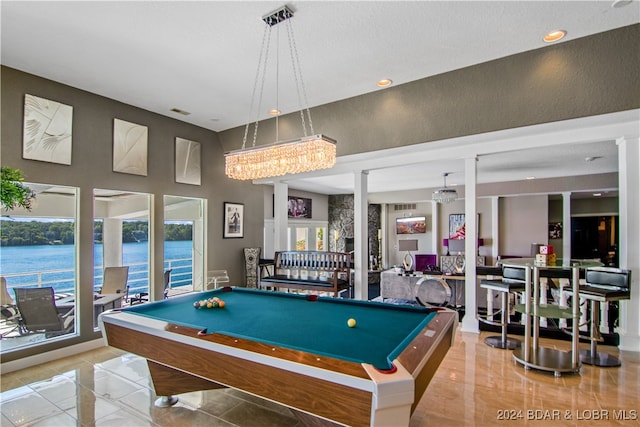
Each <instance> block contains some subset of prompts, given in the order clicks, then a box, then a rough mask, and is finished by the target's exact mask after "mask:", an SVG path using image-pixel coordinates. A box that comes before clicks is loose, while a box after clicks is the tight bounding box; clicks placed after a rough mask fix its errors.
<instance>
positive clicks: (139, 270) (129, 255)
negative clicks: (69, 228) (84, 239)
mask: <svg viewBox="0 0 640 427" xmlns="http://www.w3.org/2000/svg"><path fill="white" fill-rule="evenodd" d="M94 248H95V249H94V250H95V257H94V277H95V278H96V280H95V283H94V286H95V287H96V288H99V287H100V284H101V283H102V269H103V267H102V244H95V246H94ZM192 250H193V249H192V242H191V240H179V241H167V242H165V243H164V255H165V265H164V268H165V269H167V268H171V269H172V272H171V284H172V287H178V286H185V285H191V280H192V275H191V271H192V257H193V253H192ZM148 256H149V249H148V246H147V244H146V242H142V243H123V244H122V257H123V265H128V266H129V286H130V293H137V292H146V291H147V290H148V287H149V276H148V262H149V259H148ZM74 266H75V247H74V245H34V246H3V247H2V248H0V275H2V276H5V277H6V279H7V285H8V287H9V288H12V287H14V286H53V288H54V289H55V291H56V292H57V293H69V292H74V279H73V277H74ZM26 273H29V274H26Z"/></svg>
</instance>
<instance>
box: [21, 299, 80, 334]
mask: <svg viewBox="0 0 640 427" xmlns="http://www.w3.org/2000/svg"><path fill="white" fill-rule="evenodd" d="M13 291H14V292H15V295H16V305H17V306H18V311H19V312H20V319H21V320H20V323H21V326H22V331H23V333H25V334H26V333H44V334H45V337H46V338H50V337H55V336H58V335H64V334H68V333H70V332H73V330H74V327H75V322H74V318H75V315H74V311H75V310H74V309H71V310H69V311H68V312H67V313H65V314H64V315H60V314H59V313H58V310H57V308H56V303H55V297H54V292H53V288H52V287H44V288H14V289H13Z"/></svg>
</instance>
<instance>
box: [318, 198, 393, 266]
mask: <svg viewBox="0 0 640 427" xmlns="http://www.w3.org/2000/svg"><path fill="white" fill-rule="evenodd" d="M353 203H354V197H353V195H352V194H339V195H333V196H329V250H330V251H333V252H346V246H347V245H346V240H347V239H351V238H353V237H354V232H353V215H354V206H353ZM380 215H381V207H380V205H369V208H368V215H367V216H368V222H369V233H368V234H369V236H368V240H369V251H370V253H369V256H372V255H373V256H374V257H377V256H378V247H379V241H378V230H379V229H380V228H382V225H381V221H380ZM336 236H337V239H336Z"/></svg>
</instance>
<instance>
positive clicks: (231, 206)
mask: <svg viewBox="0 0 640 427" xmlns="http://www.w3.org/2000/svg"><path fill="white" fill-rule="evenodd" d="M222 237H223V238H225V239H241V238H243V237H244V205H243V204H242V203H229V202H224V228H223V232H222Z"/></svg>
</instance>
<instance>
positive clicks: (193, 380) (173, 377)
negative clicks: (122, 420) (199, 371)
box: [147, 360, 225, 408]
mask: <svg viewBox="0 0 640 427" xmlns="http://www.w3.org/2000/svg"><path fill="white" fill-rule="evenodd" d="M147 365H148V366H149V373H150V374H151V380H152V381H153V388H154V390H155V392H156V395H157V396H159V399H158V400H156V401H155V405H156V406H158V407H161V408H166V407H168V406H172V405H175V404H176V403H177V402H178V398H177V397H175V396H173V395H174V394H180V393H187V392H190V391H200V390H211V389H215V388H225V386H223V385H222V384H218V383H216V382H213V381H209V380H206V379H204V378H201V377H196V376H195V375H191V374H188V373H186V372H183V371H179V370H177V369H174V368H172V367H170V366H167V365H163V364H161V363H157V362H154V361H153V360H147Z"/></svg>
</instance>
